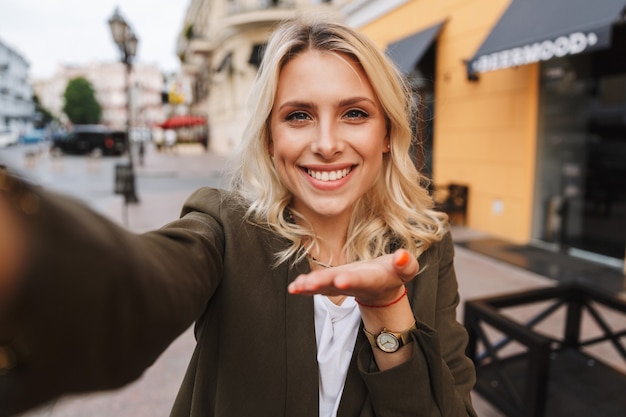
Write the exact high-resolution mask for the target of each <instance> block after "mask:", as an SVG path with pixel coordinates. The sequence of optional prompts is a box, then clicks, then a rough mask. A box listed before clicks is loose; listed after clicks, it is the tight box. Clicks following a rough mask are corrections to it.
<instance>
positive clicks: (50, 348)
mask: <svg viewBox="0 0 626 417" xmlns="http://www.w3.org/2000/svg"><path fill="white" fill-rule="evenodd" d="M255 85H256V87H255V89H254V91H253V94H252V96H251V97H253V100H254V103H253V105H254V109H255V112H254V117H253V118H252V119H251V121H250V122H249V124H248V126H247V129H246V131H245V134H244V138H243V142H242V147H241V151H240V154H239V157H240V159H239V161H238V163H237V164H234V166H235V169H234V171H233V172H232V173H231V180H232V181H231V187H230V191H223V190H215V189H208V188H205V189H201V190H198V191H197V192H196V193H194V194H193V195H192V196H191V197H190V198H189V199H188V200H187V202H186V203H185V206H184V208H183V210H182V213H181V218H180V219H179V220H176V221H174V222H172V223H170V224H168V225H166V226H164V227H163V228H161V229H160V230H157V231H154V232H150V233H146V234H143V235H133V234H131V233H129V232H127V231H125V230H122V229H121V228H119V227H117V226H115V225H113V224H111V223H109V222H107V221H106V220H103V219H101V218H100V217H99V216H97V215H96V214H94V213H92V212H91V211H89V210H88V209H86V208H84V207H83V206H81V205H80V204H77V203H76V202H73V201H70V200H68V199H66V198H63V197H61V196H55V195H51V194H49V193H46V192H45V191H43V190H37V189H34V188H32V187H29V186H27V185H24V184H22V183H20V182H19V181H17V180H14V179H12V178H11V177H6V176H5V179H4V182H5V185H4V187H3V188H4V190H5V191H4V193H3V195H4V197H3V199H4V202H0V213H2V212H3V211H4V213H3V214H2V215H0V226H3V225H2V223H1V222H3V221H4V222H5V223H6V226H7V227H8V226H9V225H12V226H11V228H12V230H11V232H12V234H14V235H16V236H22V237H23V236H25V237H27V238H28V239H27V241H26V243H25V244H24V245H14V246H15V247H14V248H13V249H12V250H13V251H14V252H15V253H13V254H11V256H8V255H7V260H10V261H11V264H9V263H7V264H6V266H5V267H3V268H0V269H3V270H0V278H1V277H3V276H4V278H5V279H4V288H5V290H4V294H5V305H7V306H8V307H7V308H6V310H5V311H4V312H3V313H1V314H2V316H0V317H1V319H0V320H2V322H0V323H1V324H2V326H1V327H0V341H4V342H5V343H4V346H5V352H10V354H7V355H6V356H7V357H9V356H10V357H11V358H12V359H11V361H10V362H11V367H10V368H11V369H9V370H8V371H7V372H5V375H3V376H0V384H1V385H0V395H1V396H3V397H0V404H8V406H7V410H6V411H5V412H4V414H2V413H0V415H8V414H10V413H11V412H15V411H19V410H22V409H24V408H26V407H30V406H33V405H35V404H39V403H41V402H42V401H46V400H48V399H51V398H54V397H56V396H59V395H62V394H63V393H69V392H80V391H88V390H96V389H107V388H113V387H118V386H121V385H123V384H125V383H128V382H130V381H132V380H133V379H134V378H136V377H138V376H139V375H140V374H141V373H142V372H143V371H144V370H145V369H146V368H147V367H148V366H150V364H151V363H152V362H153V361H154V360H155V359H156V358H157V357H158V355H159V354H160V353H161V352H162V351H163V350H164V349H165V348H166V347H167V345H168V344H169V343H170V342H171V341H172V340H174V338H176V337H177V336H178V335H179V334H180V333H182V332H183V331H184V330H185V329H186V328H187V327H188V326H189V325H190V324H191V323H192V322H194V321H195V323H196V325H195V334H196V339H197V346H196V349H195V351H194V354H193V356H192V358H191V362H190V364H189V367H188V370H187V373H186V375H185V378H184V381H183V383H182V386H181V389H180V391H179V394H178V397H177V399H176V402H175V404H174V407H173V410H172V416H248V415H258V416H280V415H284V416H299V417H300V416H312V417H313V416H335V415H338V416H401V415H407V416H439V415H446V416H467V415H471V416H473V415H475V413H474V411H473V409H472V405H471V401H470V390H471V388H472V386H473V383H474V369H473V366H472V363H471V361H470V360H469V359H468V358H467V357H465V355H464V349H465V345H466V343H467V338H466V333H465V330H464V329H463V327H462V326H461V325H460V324H459V323H458V322H457V321H456V318H455V309H456V307H457V304H458V302H459V297H458V293H457V283H456V277H455V274H454V268H453V259H452V258H453V246H452V242H451V239H450V236H449V233H448V232H447V223H446V217H445V215H443V214H441V213H438V212H435V211H433V210H432V203H431V200H430V198H429V196H428V193H427V191H426V190H425V189H424V188H423V187H421V186H420V182H421V180H422V178H421V177H420V175H419V173H418V172H417V171H416V169H415V168H414V166H413V165H412V162H411V160H410V157H409V154H408V151H409V146H410V143H411V139H412V138H411V129H410V125H409V115H410V111H411V109H410V99H409V97H410V95H409V94H408V91H407V89H406V88H405V86H404V84H403V83H402V82H401V78H400V77H399V75H398V73H397V71H396V70H395V69H394V67H393V66H392V65H391V64H390V63H389V62H388V61H387V60H386V59H385V57H384V56H383V55H382V54H381V53H380V52H379V51H378V50H377V49H376V48H375V46H374V45H373V44H372V43H371V41H369V40H368V39H366V38H364V37H363V36H362V35H360V34H358V33H356V32H354V31H353V30H351V29H349V28H347V27H345V26H342V25H339V24H334V23H331V22H327V21H307V20H305V19H302V20H298V21H295V22H290V23H285V24H283V25H282V26H281V27H280V28H278V29H277V30H276V31H275V33H274V34H273V36H272V38H271V39H270V41H269V43H268V46H267V49H266V51H265V56H264V61H263V64H262V66H261V69H260V71H259V75H258V79H257V82H256V84H255ZM29 202H30V203H29ZM8 207H11V209H10V210H8ZM3 208H4V210H3ZM16 208H17V209H16ZM8 211H11V214H8V213H7V212H8ZM11 216H12V217H20V218H21V221H20V222H18V225H23V226H24V228H23V230H25V231H26V232H25V233H24V231H23V230H22V228H20V226H15V223H13V222H11ZM7 230H8V229H7ZM0 240H2V238H0ZM1 246H2V243H0V247H1ZM24 246H26V247H27V248H29V249H28V251H26V250H24V249H22V250H20V248H23V247H24ZM55 248H59V249H55ZM77 252H78V253H81V254H82V256H80V257H79V259H78V260H77V261H74V260H75V259H76V255H75V253H77ZM68 253H71V254H72V255H71V257H70V256H68V255H67V254H68ZM70 258H71V259H72V260H73V261H72V262H70ZM20 259H27V260H26V261H23V262H19V260H20ZM418 261H419V262H418ZM2 265H5V264H2ZM25 265H28V266H25ZM418 269H419V273H418ZM20 271H21V272H20ZM16 278H19V279H16ZM1 288H2V287H0V289H1ZM6 294H11V295H12V296H11V297H10V298H8V297H7V296H6ZM0 297H1V295H0Z"/></svg>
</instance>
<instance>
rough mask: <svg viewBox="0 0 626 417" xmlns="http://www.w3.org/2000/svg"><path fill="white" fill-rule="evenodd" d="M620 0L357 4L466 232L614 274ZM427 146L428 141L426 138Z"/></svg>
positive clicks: (624, 230)
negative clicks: (422, 130) (407, 87)
mask: <svg viewBox="0 0 626 417" xmlns="http://www.w3.org/2000/svg"><path fill="white" fill-rule="evenodd" d="M625 7H626V1H624V0H605V1H602V2H599V3H598V2H594V3H592V2H588V1H585V0H541V1H540V0H439V1H436V2H433V1H429V2H426V1H423V0H391V1H374V0H355V1H353V2H351V3H350V4H348V5H346V6H345V7H344V8H343V12H344V13H345V15H346V20H347V22H348V23H349V24H351V25H353V26H355V27H357V28H359V29H360V30H361V31H362V32H364V33H366V34H367V35H369V36H370V37H372V38H373V39H374V40H375V41H376V42H377V44H378V45H379V46H380V47H381V48H383V49H384V50H386V51H387V53H388V54H389V56H390V57H391V58H392V59H393V60H394V61H395V62H396V63H397V64H398V66H399V67H400V69H401V70H402V71H403V72H404V73H405V74H406V75H407V76H408V77H409V78H410V80H411V84H412V85H413V86H414V88H415V91H416V93H417V94H419V96H420V99H422V100H423V101H424V104H425V106H423V108H424V109H425V112H424V113H423V114H422V115H420V116H421V119H420V121H421V122H423V123H425V124H426V125H427V129H426V131H427V132H430V138H426V139H425V140H424V142H425V144H426V145H427V150H426V153H425V155H426V161H425V165H426V166H427V168H428V172H429V173H430V174H431V176H432V178H433V180H434V182H435V183H436V184H449V183H456V184H463V185H466V186H467V187H468V189H469V200H468V210H467V220H466V223H467V225H468V226H470V227H471V228H473V229H476V230H480V231H484V232H486V233H488V234H490V235H494V236H500V237H503V238H505V239H508V240H512V241H514V242H518V243H528V242H533V243H536V244H538V245H544V246H547V247H551V248H555V249H561V250H565V251H567V252H568V253H570V254H573V255H577V256H578V255H579V256H583V257H589V258H593V259H595V260H599V261H603V262H606V263H608V264H611V265H614V266H616V267H618V268H624V253H625V251H626V162H625V161H626V117H624V115H626V61H625V60H624V59H623V57H624V56H626V28H625V26H624V10H625ZM428 141H430V142H428Z"/></svg>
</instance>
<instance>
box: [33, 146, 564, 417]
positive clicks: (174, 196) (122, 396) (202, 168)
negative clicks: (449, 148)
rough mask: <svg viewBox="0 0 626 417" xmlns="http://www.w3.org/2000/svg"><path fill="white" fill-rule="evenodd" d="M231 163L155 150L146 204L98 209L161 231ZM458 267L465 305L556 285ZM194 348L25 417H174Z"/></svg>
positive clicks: (187, 336) (487, 413)
mask: <svg viewBox="0 0 626 417" xmlns="http://www.w3.org/2000/svg"><path fill="white" fill-rule="evenodd" d="M226 163H227V162H226V160H225V159H224V158H222V157H219V156H216V155H213V154H211V153H206V152H203V151H202V150H201V149H200V148H193V147H186V148H180V149H179V150H178V152H177V153H156V152H155V151H153V150H150V151H149V152H147V154H146V160H145V165H144V166H137V184H138V187H137V188H138V196H139V198H140V200H141V201H140V204H137V205H130V206H128V207H127V209H128V211H127V212H126V211H125V210H126V208H125V207H126V206H125V205H124V204H123V201H122V199H121V197H119V196H113V197H108V198H106V199H102V200H100V201H99V202H97V204H96V208H97V209H98V210H100V211H102V212H103V213H104V214H105V215H107V216H109V217H110V218H112V219H113V220H115V221H117V222H119V223H121V224H125V225H127V226H128V227H129V228H130V229H132V230H134V231H137V232H142V231H145V230H149V229H151V228H155V227H158V226H160V225H162V224H164V223H166V222H167V221H169V220H172V219H174V218H176V217H177V215H178V212H179V210H180V207H181V204H182V203H183V201H184V200H185V198H186V197H187V196H188V195H189V193H190V192H191V191H193V190H192V189H190V187H192V186H195V185H196V182H194V181H193V179H198V180H201V181H202V182H203V183H205V184H208V185H218V184H219V183H220V177H219V174H220V172H221V170H222V169H223V167H224V166H225V164H226ZM168 178H170V179H171V178H187V179H192V181H185V182H184V183H185V184H186V185H185V186H183V187H182V188H181V187H177V186H168V185H164V186H154V184H153V183H151V181H158V180H161V182H162V183H166V182H167V181H166V180H167V179H168ZM92 203H93V202H92ZM453 235H454V238H455V240H457V241H461V240H468V239H475V238H479V237H482V235H481V234H480V233H477V232H475V231H472V230H468V229H464V228H454V229H453ZM455 265H456V270H457V275H458V280H459V286H460V294H461V298H462V301H465V300H467V299H471V298H475V297H483V296H487V295H493V294H501V293H505V292H511V291H516V290H523V289H529V288H538V287H545V286H551V285H554V284H555V282H554V281H553V280H551V279H548V278H546V277H542V276H539V275H536V274H534V273H531V272H529V271H526V270H524V269H520V268H517V267H513V266H511V265H509V264H505V263H503V262H500V261H497V260H494V259H492V258H489V257H487V256H484V255H481V254H478V253H476V252H472V251H470V250H467V249H464V248H462V247H460V246H457V248H456V258H455ZM462 310H463V309H462V305H461V308H460V309H459V312H458V317H459V320H461V319H462V314H463V311H462ZM193 347H194V340H193V335H192V332H191V329H190V330H189V331H187V332H186V333H184V334H183V335H182V336H180V337H179V338H178V339H177V340H176V341H175V342H174V343H173V344H172V345H171V346H170V347H169V349H168V350H167V351H166V352H165V353H164V354H163V355H162V356H161V357H160V358H159V360H158V361H157V362H156V363H155V364H154V365H153V366H152V367H151V368H150V369H148V370H147V371H146V372H145V374H144V375H143V376H142V377H141V378H140V379H139V380H138V381H136V382H134V383H132V384H130V385H128V386H127V387H125V388H123V389H120V390H117V391H114V392H106V393H95V394H90V395H87V396H80V397H67V398H64V399H62V400H59V401H57V402H56V403H54V404H51V405H49V406H46V407H43V408H41V409H39V410H34V411H31V412H29V413H26V414H24V415H23V417H44V416H46V417H74V416H76V417H78V416H80V417H85V416H94V417H114V416H115V417H120V416H132V417H148V416H150V417H159V416H163V417H165V416H168V414H169V410H170V407H171V405H172V402H173V400H174V398H175V395H176V392H177V389H178V386H179V384H180V382H181V380H182V377H183V374H184V371H185V368H186V365H187V361H188V359H189V357H190V355H191V352H192V350H193ZM474 401H475V406H476V409H477V411H478V413H479V415H480V416H482V417H500V416H503V414H501V413H499V412H498V411H496V410H494V409H493V408H492V407H491V406H490V405H489V404H488V403H487V402H485V401H484V400H483V399H482V398H481V397H480V396H478V395H474Z"/></svg>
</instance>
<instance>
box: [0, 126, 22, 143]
mask: <svg viewBox="0 0 626 417" xmlns="http://www.w3.org/2000/svg"><path fill="white" fill-rule="evenodd" d="M18 140H19V134H18V133H17V131H15V130H11V129H10V128H8V127H7V128H5V127H2V128H0V148H4V147H6V146H11V145H15V144H16V143H17V142H18Z"/></svg>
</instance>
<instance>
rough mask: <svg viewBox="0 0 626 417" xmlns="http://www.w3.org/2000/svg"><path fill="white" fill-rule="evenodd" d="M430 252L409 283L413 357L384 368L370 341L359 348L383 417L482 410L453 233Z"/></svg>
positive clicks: (376, 412) (426, 416)
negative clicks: (474, 399)
mask: <svg viewBox="0 0 626 417" xmlns="http://www.w3.org/2000/svg"><path fill="white" fill-rule="evenodd" d="M428 252H429V254H428V256H427V257H425V259H422V258H420V264H421V265H422V266H424V265H426V268H425V270H424V272H423V273H421V274H420V275H418V276H417V277H416V278H415V280H414V282H413V283H412V285H411V287H410V288H409V290H410V294H411V303H412V308H413V311H414V313H415V317H416V321H417V330H415V331H413V339H414V343H413V344H412V345H413V353H412V356H411V358H410V359H409V360H408V361H407V362H405V363H404V364H402V365H400V366H397V367H395V368H392V369H389V370H386V371H383V372H380V371H378V369H377V368H376V365H375V361H374V358H373V354H372V348H371V347H370V346H369V344H364V345H363V346H362V347H361V349H360V352H359V358H358V361H359V370H360V372H361V375H362V377H363V379H364V381H365V384H366V386H367V389H368V392H369V395H370V400H371V404H372V408H373V413H374V415H375V416H377V417H386V416H412V417H415V416H420V417H421V416H423V417H434V416H450V417H452V416H454V417H461V416H463V417H466V416H473V417H474V416H475V415H476V413H475V411H474V409H473V406H472V403H471V397H470V392H471V390H472V388H473V386H474V383H475V370H474V366H473V364H472V361H471V360H470V359H469V358H468V357H467V356H466V355H465V347H466V345H467V332H466V331H465V328H464V327H463V326H462V325H461V324H460V323H459V322H458V321H457V319H456V308H457V306H458V304H459V295H458V284H457V281H456V274H455V272H454V266H453V257H454V246H453V244H452V240H451V237H450V235H449V234H448V235H447V236H446V237H445V238H444V239H443V241H442V242H440V243H439V244H437V245H435V246H434V247H433V248H431V249H430V250H429V251H428ZM364 415H369V414H368V413H365V414H364Z"/></svg>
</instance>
